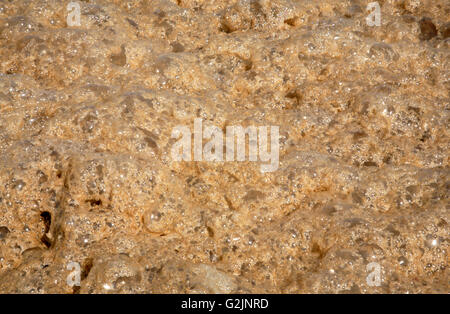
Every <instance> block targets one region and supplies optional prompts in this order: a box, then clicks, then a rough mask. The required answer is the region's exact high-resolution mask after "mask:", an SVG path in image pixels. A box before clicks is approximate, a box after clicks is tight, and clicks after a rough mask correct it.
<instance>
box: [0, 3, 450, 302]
mask: <svg viewBox="0 0 450 314" xmlns="http://www.w3.org/2000/svg"><path fill="white" fill-rule="evenodd" d="M368 2H369V1H356V0H355V1H350V0H347V1H341V0H329V1H324V0H309V1H293V0H276V1H263V0H260V1H250V0H245V1H213V0H205V1H200V0H198V1H194V0H192V1H190V0H180V1H175V0H174V1H170V0H165V1H164V0H159V1H143V0H141V1H127V0H115V1H103V0H95V1H82V2H80V3H81V6H82V15H81V24H82V25H81V27H68V26H67V24H66V15H67V12H66V8H65V6H66V5H67V3H68V2H65V1H60V0H45V1H44V0H42V1H37V0H34V1H23V0H18V1H5V0H2V1H0V73H1V74H0V292H3V293H5V292H25V293H50V292H57V293H72V292H75V293H78V292H81V293H88V292H89V293H90V292H100V293H102V292H119V293H124V292H147V293H149V292H162V293H169V292H182V293H184V292H214V293H215V292H224V293H228V292H254V293H259V292H275V293H298V292H300V293H309V292H316V293H317V292H321V293H323V292H332V293H338V292H363V293H373V292H385V293H396V292H402V293H404V292H410V293H421V292H434V293H436V292H441V293H448V292H449V270H448V261H449V259H448V248H449V230H450V229H449V225H448V223H449V218H450V217H449V203H448V192H449V184H450V182H449V134H448V126H449V109H450V108H449V44H450V41H449V38H448V37H449V33H450V30H449V29H450V27H449V24H448V22H449V16H450V14H449V13H450V4H449V2H448V1H447V0H426V1H416V0H405V1H397V0H395V1H394V0H386V1H379V3H380V4H381V5H382V25H381V26H380V27H369V26H367V25H366V22H365V18H366V16H367V15H368V13H367V12H366V11H365V8H366V5H367V3H368ZM424 17H428V18H429V20H427V19H425V20H422V19H423V18H424ZM446 23H447V24H446ZM195 117H201V118H202V119H203V120H204V123H208V124H211V125H217V126H219V127H220V128H224V127H225V126H226V125H237V124H241V125H257V126H258V125H279V126H280V136H281V138H280V166H279V169H278V170H277V171H275V172H273V173H267V174H261V173H260V171H259V163H251V162H241V163H239V162H231V163H230V162H229V163H208V162H185V163H174V162H172V160H171V156H170V148H171V146H172V144H173V142H174V140H173V139H171V138H170V135H171V131H172V128H173V127H174V126H176V125H189V126H191V125H192V123H193V119H194V118H195ZM46 229H48V230H46ZM70 262H78V263H80V264H81V267H82V270H83V273H82V282H81V288H72V287H70V286H68V285H67V283H66V277H67V276H68V275H69V273H70V271H69V270H67V269H66V267H67V265H68V264H69V263H70ZM370 262H377V263H379V264H380V265H381V267H382V274H383V275H382V285H381V286H379V287H369V286H368V285H367V283H366V277H367V275H368V273H367V270H366V265H367V264H369V263H370Z"/></svg>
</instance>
